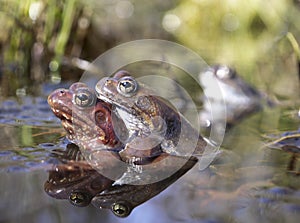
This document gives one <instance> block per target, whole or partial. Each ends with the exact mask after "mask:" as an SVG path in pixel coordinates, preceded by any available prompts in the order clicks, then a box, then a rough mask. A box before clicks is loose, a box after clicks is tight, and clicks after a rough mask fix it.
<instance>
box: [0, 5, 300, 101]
mask: <svg viewBox="0 0 300 223" xmlns="http://www.w3.org/2000/svg"><path fill="white" fill-rule="evenodd" d="M0 4H1V9H0V26H1V28H2V32H1V33H0V52H1V54H0V76H1V95H4V96H9V95H15V94H16V93H17V94H18V93H20V92H21V93H24V94H27V93H29V94H36V93H37V92H36V91H37V88H36V87H35V88H34V89H32V88H31V86H32V85H33V86H36V84H40V83H44V82H47V81H52V82H54V83H58V82H60V81H61V80H70V79H72V80H78V79H79V77H80V75H81V73H82V72H83V70H84V69H85V68H86V63H85V62H86V61H89V62H91V61H93V60H94V59H95V58H96V57H97V56H99V55H100V54H101V53H103V52H105V51H106V50H108V49H110V48H112V47H114V46H116V45H118V44H120V43H124V42H127V41H131V40H136V39H144V38H159V39H166V40H171V41H175V42H178V43H180V44H182V45H184V46H187V47H189V48H191V49H192V50H194V51H195V52H197V53H198V54H199V55H200V56H201V57H203V58H204V59H205V61H207V63H208V64H214V63H225V64H228V65H231V66H233V67H235V68H236V69H237V70H238V71H239V73H241V74H242V76H244V77H245V78H246V79H247V80H248V81H249V82H250V83H253V84H254V85H256V86H258V87H259V88H262V89H263V90H265V91H266V92H273V93H274V92H275V94H277V95H278V96H279V97H283V98H284V97H287V96H290V95H291V94H293V93H294V92H298V91H297V90H296V89H295V88H298V87H299V86H298V85H295V86H291V88H289V89H287V88H286V86H287V85H288V84H289V83H291V82H296V83H297V72H298V71H297V69H298V68H297V53H295V49H293V47H292V45H291V42H290V41H288V39H287V38H286V35H287V33H291V34H292V35H293V36H294V37H295V39H296V41H297V42H299V38H300V35H299V32H300V23H299V21H300V12H299V10H300V1H299V0H285V1H278V0H269V1H264V0H251V1H250V0H222V1H221V0H183V1H179V0H173V1H170V0H166V1H159V0H154V1H145V0H143V1H141V0H101V1H96V0H86V1H83V0H69V1H68V0H65V1H61V0H49V1H46V0H40V1H36V0H23V1H18V0H0ZM183 59H184V58H183ZM271 82H272V85H270V83H271ZM283 86H284V87H283Z"/></svg>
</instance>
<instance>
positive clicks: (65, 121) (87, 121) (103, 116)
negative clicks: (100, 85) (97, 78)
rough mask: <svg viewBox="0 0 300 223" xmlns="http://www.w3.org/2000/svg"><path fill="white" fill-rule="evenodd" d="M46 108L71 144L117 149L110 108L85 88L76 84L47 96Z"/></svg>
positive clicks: (118, 144) (117, 143)
mask: <svg viewBox="0 0 300 223" xmlns="http://www.w3.org/2000/svg"><path fill="white" fill-rule="evenodd" d="M48 104H49V105H50V107H51V109H52V111H53V113H54V114H55V115H56V116H57V117H58V118H59V119H61V123H62V126H63V127H64V128H65V130H66V132H67V138H68V139H69V140H70V141H72V142H74V143H75V144H81V145H83V146H84V147H86V148H96V147H97V146H99V145H101V146H103V145H105V146H106V147H107V148H111V147H117V146H120V145H121V143H120V141H119V140H118V139H117V137H116V135H115V133H114V129H113V126H112V121H111V115H110V113H111V105H110V104H108V103H106V102H104V101H101V100H99V99H97V97H95V93H94V92H93V90H91V89H90V88H88V86H87V85H86V84H84V83H79V82H78V83H74V84H72V85H71V86H70V88H69V89H57V90H55V91H54V92H52V93H51V94H50V95H49V96H48ZM120 125H121V124H120Z"/></svg>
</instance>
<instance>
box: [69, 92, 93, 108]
mask: <svg viewBox="0 0 300 223" xmlns="http://www.w3.org/2000/svg"><path fill="white" fill-rule="evenodd" d="M94 102H95V94H94V93H93V92H91V91H89V90H88V89H79V90H78V91H77V92H76V93H75V95H74V103H75V104H76V105H78V106H79V107H90V106H92V105H94Z"/></svg>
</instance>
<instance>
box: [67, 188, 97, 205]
mask: <svg viewBox="0 0 300 223" xmlns="http://www.w3.org/2000/svg"><path fill="white" fill-rule="evenodd" d="M91 199H92V198H91V196H90V195H89V194H88V193H84V192H80V191H74V192H71V194H70V196H69V201H70V202H71V204H73V205H75V206H78V207H85V206H87V205H89V204H90V202H91Z"/></svg>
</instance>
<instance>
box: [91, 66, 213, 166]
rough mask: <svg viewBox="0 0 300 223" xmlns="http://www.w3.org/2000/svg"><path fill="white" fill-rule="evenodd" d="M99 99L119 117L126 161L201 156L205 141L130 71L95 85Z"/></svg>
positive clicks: (117, 74) (107, 78)
mask: <svg viewBox="0 0 300 223" xmlns="http://www.w3.org/2000/svg"><path fill="white" fill-rule="evenodd" d="M95 89H96V92H97V96H98V98H99V99H101V100H103V101H105V102H107V103H110V104H112V106H113V112H114V114H115V115H116V116H117V117H119V118H120V119H122V121H123V122H124V124H125V126H126V128H127V130H128V133H129V134H128V138H127V140H126V141H125V142H124V144H125V148H124V149H123V150H122V151H121V152H120V153H122V154H124V157H125V158H127V160H130V158H131V157H132V156H133V154H135V156H136V158H137V159H143V158H144V157H147V158H149V157H153V158H155V157H156V154H161V153H162V152H164V153H169V154H172V155H179V156H190V155H192V154H193V155H196V154H197V155H201V154H202V153H203V151H204V149H205V147H206V145H207V140H205V138H203V137H202V136H201V135H200V134H199V132H198V131H197V130H196V129H195V128H194V127H193V126H192V125H191V124H190V123H189V121H188V120H187V119H186V118H185V117H184V116H183V115H181V113H180V112H178V111H177V110H176V109H175V108H174V106H173V105H172V104H171V103H170V102H168V101H167V100H165V99H163V98H162V97H160V96H159V95H157V94H156V93H155V91H154V90H153V89H150V88H149V87H147V86H146V85H144V84H142V83H139V82H138V81H137V80H136V79H135V78H134V77H133V76H132V75H131V74H130V73H129V72H127V71H125V70H120V71H118V72H117V73H116V74H115V75H114V76H113V77H105V78H103V79H101V80H99V82H98V83H97V84H96V86H95Z"/></svg>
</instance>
